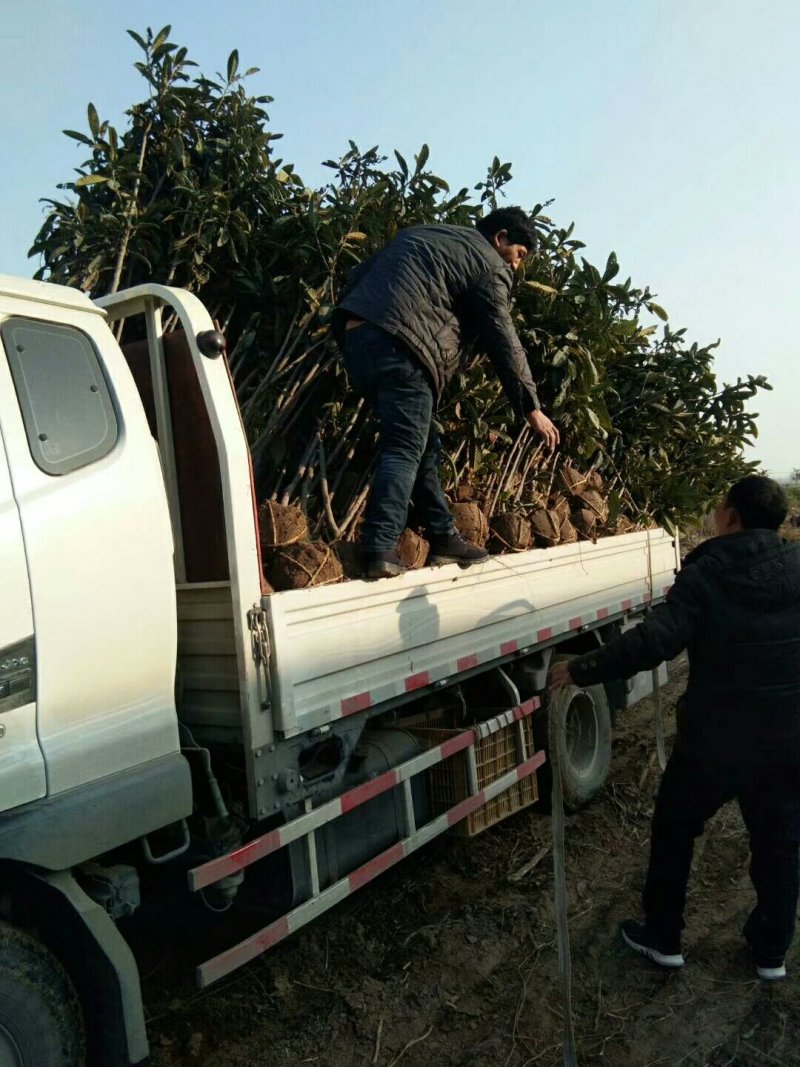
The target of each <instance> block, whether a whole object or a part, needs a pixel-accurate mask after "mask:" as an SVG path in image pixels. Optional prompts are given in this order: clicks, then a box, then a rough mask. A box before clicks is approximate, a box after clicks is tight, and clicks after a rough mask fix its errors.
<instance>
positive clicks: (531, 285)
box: [522, 279, 558, 296]
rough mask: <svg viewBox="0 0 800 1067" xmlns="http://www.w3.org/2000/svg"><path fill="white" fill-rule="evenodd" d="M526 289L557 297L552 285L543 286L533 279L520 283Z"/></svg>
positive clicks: (542, 283) (556, 291)
mask: <svg viewBox="0 0 800 1067" xmlns="http://www.w3.org/2000/svg"><path fill="white" fill-rule="evenodd" d="M522 284H523V285H524V286H525V287H526V288H527V289H535V290H537V292H540V293H547V294H548V295H549V296H558V289H554V288H553V286H552V285H545V284H544V282H537V281H534V280H533V279H530V280H529V281H525V282H523V283H522Z"/></svg>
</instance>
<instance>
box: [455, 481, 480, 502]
mask: <svg viewBox="0 0 800 1067" xmlns="http://www.w3.org/2000/svg"><path fill="white" fill-rule="evenodd" d="M476 492H477V490H476V489H475V486H474V485H470V484H469V482H459V483H458V485H457V486H456V492H455V497H456V500H457V501H458V502H459V503H461V504H467V503H469V501H470V500H474V499H475V494H476Z"/></svg>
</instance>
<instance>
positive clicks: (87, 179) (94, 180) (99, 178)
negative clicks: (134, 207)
mask: <svg viewBox="0 0 800 1067" xmlns="http://www.w3.org/2000/svg"><path fill="white" fill-rule="evenodd" d="M107 181H109V178H108V177H107V176H106V175H105V174H84V175H83V177H82V178H78V180H77V181H76V182H75V188H76V189H83V188H84V187H85V186H87V185H100V184H101V183H102V182H107Z"/></svg>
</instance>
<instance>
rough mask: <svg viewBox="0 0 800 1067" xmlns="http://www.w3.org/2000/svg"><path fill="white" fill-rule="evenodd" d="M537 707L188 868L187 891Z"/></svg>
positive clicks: (463, 736) (501, 718) (515, 711)
mask: <svg viewBox="0 0 800 1067" xmlns="http://www.w3.org/2000/svg"><path fill="white" fill-rule="evenodd" d="M539 704H540V701H539V698H538V697H534V698H533V699H532V700H526V701H525V703H524V704H521V705H520V706H519V707H517V708H512V709H511V710H510V711H506V712H503V714H502V715H498V716H496V717H495V718H494V719H489V720H488V722H487V723H480V724H478V725H477V726H475V727H471V728H470V729H469V730H464V731H463V733H460V734H456V735H455V736H454V737H450V738H448V739H447V741H444V742H442V744H441V745H437V746H436V747H435V748H431V749H428V750H427V751H426V752H421V753H420V754H419V755H418V756H414V757H412V759H410V760H407V761H406V762H405V763H402V764H400V766H399V767H394V768H392V770H389V771H386V772H385V773H384V774H380V775H378V777H377V778H372V779H370V780H369V781H368V782H364V783H362V784H361V785H357V786H356V787H355V788H354V789H349V790H348V791H347V792H346V793H343V794H342V795H341V796H340V797H335V798H334V799H333V800H329V801H328V802H327V803H326V804H321V805H320V806H319V807H318V808H315V809H314V811H309V812H307V813H306V814H305V815H300V816H298V817H297V818H296V819H293V820H292V821H291V822H290V823H287V824H286V826H281V827H280V828H278V829H277V830H270V831H269V833H266V834H262V835H261V837H257V838H255V839H254V840H253V841H248V842H247V844H246V845H242V847H241V848H237V849H235V850H234V851H233V852H229V853H228V854H227V855H226V856H219V857H217V858H216V859H213V860H209V861H208V862H207V863H203V864H201V865H200V866H199V867H194V868H192V870H190V871H189V874H188V878H189V888H190V889H191V890H192V891H196V890H198V889H204V888H205V887H206V886H209V885H213V884H214V882H218V881H219V880H220V879H221V878H226V877H228V876H229V875H231V874H236V873H237V871H241V870H243V869H244V868H245V867H249V866H250V864H251V863H255V862H256V861H257V860H261V859H264V858H265V857H266V856H269V855H271V854H272V853H273V852H277V851H278V849H281V848H285V846H286V845H289V844H291V843H292V842H293V841H299V840H300V838H301V837H305V836H306V834H308V833H310V832H311V831H312V830H317V829H319V828H320V827H321V826H324V825H325V824H326V823H329V822H331V821H332V820H333V819H338V818H339V816H340V815H345V814H346V813H347V812H348V811H353V810H354V809H355V808H358V807H360V806H361V805H362V804H366V803H367V801H368V800H372V799H374V798H375V797H377V796H380V795H381V793H385V792H387V790H389V789H393V788H394V787H395V786H397V785H401V784H402V782H404V781H405V780H406V779H407V778H412V777H413V776H414V775H416V774H420V773H421V772H422V771H426V770H427V769H428V768H429V767H433V766H434V764H436V763H441V761H442V760H445V759H447V758H448V757H449V756H453V755H455V753H456V752H461V751H462V750H463V749H465V748H469V746H470V745H472V744H474V743H475V740H476V739H477V738H479V737H485V736H487V734H488V733H492V732H494V731H495V730H499V729H501V728H502V727H503V726H507V725H509V724H510V723H512V722H514V721H515V720H516V719H521V718H524V717H525V716H526V715H531V714H533V712H534V711H535V710H536V708H538V707H539Z"/></svg>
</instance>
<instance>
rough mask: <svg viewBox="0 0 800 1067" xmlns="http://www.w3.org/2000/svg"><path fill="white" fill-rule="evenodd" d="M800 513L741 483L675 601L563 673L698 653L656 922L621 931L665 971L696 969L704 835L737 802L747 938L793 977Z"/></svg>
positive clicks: (682, 705)
mask: <svg viewBox="0 0 800 1067" xmlns="http://www.w3.org/2000/svg"><path fill="white" fill-rule="evenodd" d="M787 510H788V501H787V499H786V494H785V493H784V491H783V489H781V487H780V486H779V485H778V484H777V482H774V481H772V480H771V479H769V478H764V477H761V476H759V475H750V476H749V477H747V478H743V479H742V480H741V481H739V482H737V483H736V484H735V485H734V486H732V488H731V489H730V490H729V492H728V494H727V496H726V497H725V499H724V500H723V502H722V503H721V504H720V505H719V507H718V508H717V510H716V512H715V515H714V519H715V525H716V533H717V536H716V537H714V538H712V539H711V540H709V541H705V542H704V543H703V544H701V545H699V546H698V547H697V548H696V549H695V550H694V551H693V552H691V553H690V554H689V555H688V556H687V558H686V561H685V563H684V566H683V569H682V570H681V571H680V573H679V574H678V576H677V578H676V581H675V585H674V586H673V587H672V590H671V591H670V594H669V596H668V598H667V600H666V602H665V603H664V604H661V605H659V606H658V607H656V608H655V609H654V610H653V611H652V612H651V613H650V614H649V615H648V616H647V618H646V619H645V621H644V622H643V623H642V624H641V625H640V626H638V627H636V628H635V629H633V630H629V631H628V632H627V633H625V634H623V635H621V636H619V637H617V638H616V639H614V640H612V641H610V642H609V643H608V645H606V646H605V647H603V648H600V649H598V650H597V651H594V652H590V653H588V654H587V655H584V656H579V657H578V658H577V659H573V660H571V661H569V662H562V663H558V664H556V665H555V666H554V667H553V669H552V671H551V673H550V685H551V688H558V687H560V686H563V685H569V684H570V683H572V682H574V683H575V684H577V685H580V686H585V685H593V684H595V683H596V682H606V681H611V680H612V679H615V678H630V677H631V676H632V675H633V674H636V673H637V672H638V671H641V670H645V669H647V668H652V667H656V666H657V665H658V664H659V663H661V662H663V661H664V660H669V659H672V658H673V657H675V656H677V655H678V653H679V652H681V651H682V650H683V649H684V648H685V649H688V654H689V682H688V686H687V689H686V693H685V694H684V696H683V697H682V698H681V700H680V701H679V703H678V710H677V726H678V730H677V736H676V739H675V747H674V751H673V753H672V756H671V757H670V760H669V763H668V764H667V768H666V770H665V771H664V776H663V778H662V780H661V787H660V789H659V793H658V799H657V801H656V808H655V812H654V815H653V826H652V835H651V842H650V865H649V869H648V872H647V880H646V883H645V889H644V897H643V904H644V913H645V922H644V925H640V924H639V923H636V922H633V921H630V920H628V921H626V922H624V923H623V924H622V928H621V932H622V936H623V938H624V940H625V942H626V943H627V944H628V945H629V946H630V948H632V949H634V950H635V951H636V952H639V953H641V955H643V956H647V957H648V958H649V959H651V960H653V961H654V962H655V963H658V964H660V965H661V966H663V967H680V966H682V965H683V955H682V954H681V930H682V928H683V925H684V923H683V911H684V905H685V903H686V885H687V882H688V878H689V867H690V864H691V859H692V851H693V846H694V839H695V838H696V837H699V835H700V834H701V833H702V832H703V827H704V824H705V822H706V820H707V819H710V818H711V816H712V815H714V813H715V812H716V811H717V810H718V809H719V808H720V807H722V805H723V804H725V803H726V802H727V801H729V800H734V799H736V800H737V801H738V803H739V807H740V809H741V812H742V816H743V818H744V821H745V824H746V826H747V830H748V832H749V835H750V856H751V858H750V877H751V878H752V881H753V885H754V886H755V890H756V897H757V903H756V906H755V908H754V910H753V911H752V913H751V914H750V917H749V918H748V920H747V923H746V925H745V928H744V931H743V932H744V937H745V939H746V941H747V943H748V944H749V946H750V948H751V950H752V952H753V956H754V959H755V963H756V969H757V973H758V975H759V977H760V978H762V979H772V978H782V977H783V976H784V975H785V974H786V968H785V963H784V960H785V956H786V951H787V949H788V948H789V945H790V944H791V941H792V937H793V935H794V926H795V915H796V912H797V900H798V869H799V867H798V851H799V849H800V543H798V542H789V541H784V540H782V539H781V538H780V537H779V536H778V533H777V530H778V527H779V526H780V525H781V523H782V522H783V520H784V519H785V517H786V513H787Z"/></svg>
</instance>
